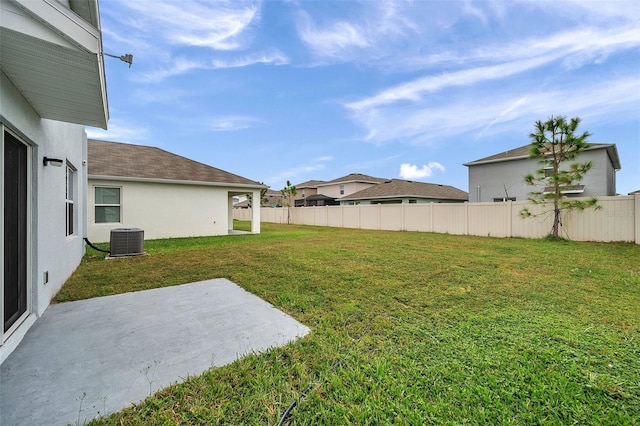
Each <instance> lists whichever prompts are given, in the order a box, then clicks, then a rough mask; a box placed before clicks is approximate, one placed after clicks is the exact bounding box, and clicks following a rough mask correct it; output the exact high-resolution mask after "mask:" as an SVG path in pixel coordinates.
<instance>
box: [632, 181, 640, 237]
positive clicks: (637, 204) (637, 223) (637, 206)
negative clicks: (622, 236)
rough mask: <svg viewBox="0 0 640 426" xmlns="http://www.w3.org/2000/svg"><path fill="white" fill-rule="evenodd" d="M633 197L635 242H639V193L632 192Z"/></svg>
mask: <svg viewBox="0 0 640 426" xmlns="http://www.w3.org/2000/svg"><path fill="white" fill-rule="evenodd" d="M633 197H634V199H635V203H634V204H635V206H634V207H635V208H634V209H633V217H634V218H635V225H636V244H640V193H636V194H633Z"/></svg>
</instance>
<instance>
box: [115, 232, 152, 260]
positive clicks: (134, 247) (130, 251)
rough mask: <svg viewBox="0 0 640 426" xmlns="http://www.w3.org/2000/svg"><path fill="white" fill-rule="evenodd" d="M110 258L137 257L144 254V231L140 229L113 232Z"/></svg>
mask: <svg viewBox="0 0 640 426" xmlns="http://www.w3.org/2000/svg"><path fill="white" fill-rule="evenodd" d="M110 243H111V249H110V253H109V255H110V256H113V257H115V256H137V255H140V254H144V231H143V230H142V229H140V228H116V229H112V230H111V241H110Z"/></svg>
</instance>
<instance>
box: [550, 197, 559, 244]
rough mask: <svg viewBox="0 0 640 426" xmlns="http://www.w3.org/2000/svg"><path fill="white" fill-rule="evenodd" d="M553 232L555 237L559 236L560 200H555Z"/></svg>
mask: <svg viewBox="0 0 640 426" xmlns="http://www.w3.org/2000/svg"><path fill="white" fill-rule="evenodd" d="M551 232H552V233H553V236H554V237H558V236H559V234H560V207H559V206H558V200H557V199H554V200H553V228H551Z"/></svg>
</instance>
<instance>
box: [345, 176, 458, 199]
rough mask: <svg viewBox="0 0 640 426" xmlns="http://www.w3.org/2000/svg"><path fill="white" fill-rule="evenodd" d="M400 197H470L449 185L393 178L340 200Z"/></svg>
mask: <svg viewBox="0 0 640 426" xmlns="http://www.w3.org/2000/svg"><path fill="white" fill-rule="evenodd" d="M398 197H403V198H407V197H415V198H433V199H442V200H460V201H466V200H468V199H469V194H468V193H466V192H465V191H462V190H460V189H458V188H455V187H453V186H449V185H439V184H435V183H426V182H416V181H410V180H402V179H391V180H387V181H384V182H382V183H380V184H379V185H373V186H370V187H369V188H366V189H363V190H362V191H358V192H356V193H353V194H350V195H347V196H345V197H342V198H340V201H348V200H365V199H366V200H368V199H375V198H398Z"/></svg>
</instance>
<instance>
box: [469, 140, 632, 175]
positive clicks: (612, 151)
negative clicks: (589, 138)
mask: <svg viewBox="0 0 640 426" xmlns="http://www.w3.org/2000/svg"><path fill="white" fill-rule="evenodd" d="M530 149H531V144H528V145H524V146H520V147H518V148H514V149H510V150H508V151H504V152H501V153H498V154H494V155H490V156H488V157H484V158H481V159H479V160H475V161H471V162H469V163H464V164H463V166H467V167H468V166H477V165H480V164H488V163H499V162H502V161H512V160H524V159H528V158H529V151H530ZM595 149H606V150H607V154H608V155H609V159H610V160H611V164H613V167H614V168H615V169H616V170H620V158H619V157H618V150H617V148H616V145H615V144H598V143H594V144H589V147H588V148H586V149H585V151H591V150H595Z"/></svg>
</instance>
